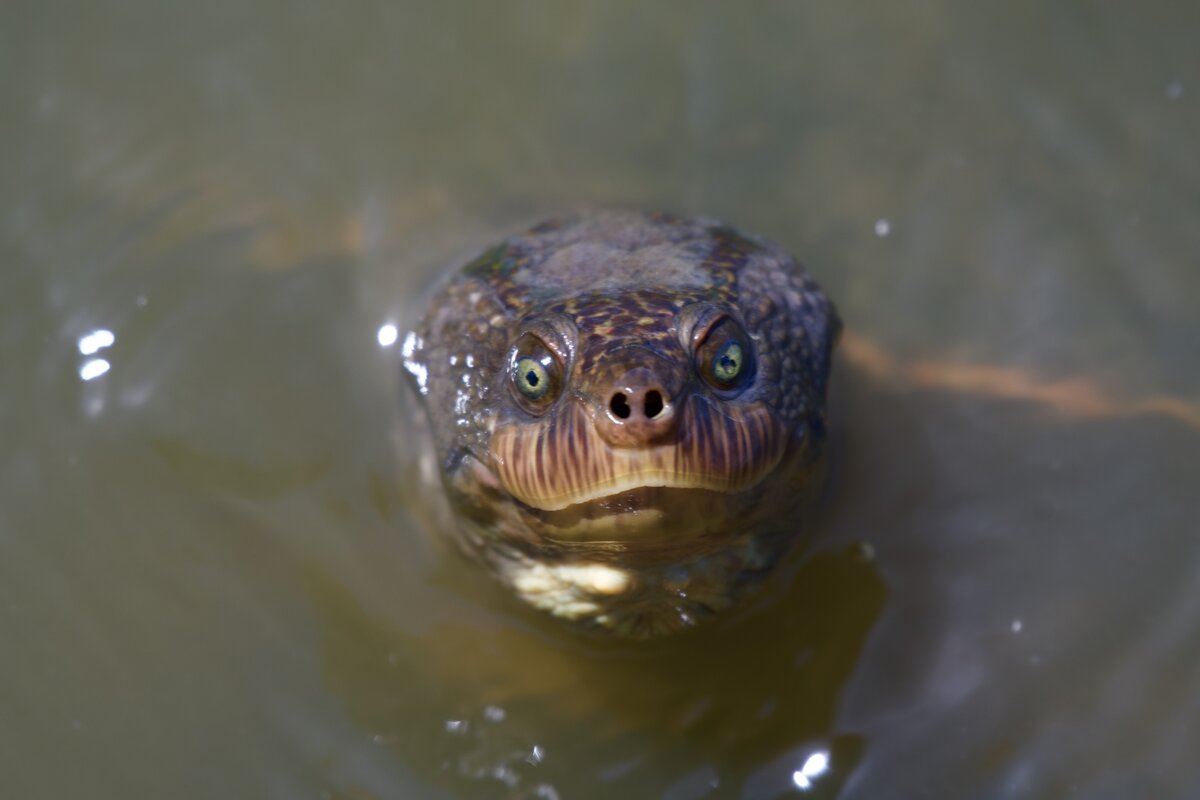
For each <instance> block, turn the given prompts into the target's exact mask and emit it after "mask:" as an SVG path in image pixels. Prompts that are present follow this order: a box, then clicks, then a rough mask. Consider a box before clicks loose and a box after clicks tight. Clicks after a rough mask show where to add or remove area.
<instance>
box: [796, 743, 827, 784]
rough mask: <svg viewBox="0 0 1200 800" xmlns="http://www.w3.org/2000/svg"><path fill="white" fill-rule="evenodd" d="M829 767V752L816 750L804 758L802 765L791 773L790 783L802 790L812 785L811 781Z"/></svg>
mask: <svg viewBox="0 0 1200 800" xmlns="http://www.w3.org/2000/svg"><path fill="white" fill-rule="evenodd" d="M827 769H829V752H828V751H827V750H818V751H817V752H815V753H813V754H812V755H811V756H809V757H808V758H806V759H805V760H804V766H802V767H800V769H798V770H796V771H795V772H793V773H792V783H794V784H796V788H797V789H800V790H802V791H808V790H809V789H811V788H812V787H813V785H814V784H813V781H814V779H816V778H817V777H819V776H820V775H823V774H824V773H825V770H827Z"/></svg>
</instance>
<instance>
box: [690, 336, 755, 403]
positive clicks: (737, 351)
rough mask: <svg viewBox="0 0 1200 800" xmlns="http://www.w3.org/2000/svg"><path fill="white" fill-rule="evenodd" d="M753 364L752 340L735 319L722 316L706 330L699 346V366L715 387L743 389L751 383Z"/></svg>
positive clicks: (697, 357) (728, 390) (727, 390)
mask: <svg viewBox="0 0 1200 800" xmlns="http://www.w3.org/2000/svg"><path fill="white" fill-rule="evenodd" d="M753 367H754V364H753V352H752V350H751V348H750V339H749V337H748V336H746V332H745V331H743V330H742V326H740V325H738V324H737V322H736V321H734V320H733V319H731V318H730V317H721V318H720V319H717V320H716V321H715V322H714V324H712V325H711V326H710V327H709V328H708V330H707V331H705V332H704V333H703V335H702V338H701V340H700V344H699V346H698V347H697V348H696V368H697V370H698V371H699V372H700V375H701V376H702V377H703V378H704V380H705V381H706V382H707V383H708V384H709V385H710V386H712V387H713V388H714V389H717V390H720V391H723V392H730V391H737V390H740V389H742V388H743V387H745V386H746V384H747V383H749V379H750V377H751V374H752V373H753Z"/></svg>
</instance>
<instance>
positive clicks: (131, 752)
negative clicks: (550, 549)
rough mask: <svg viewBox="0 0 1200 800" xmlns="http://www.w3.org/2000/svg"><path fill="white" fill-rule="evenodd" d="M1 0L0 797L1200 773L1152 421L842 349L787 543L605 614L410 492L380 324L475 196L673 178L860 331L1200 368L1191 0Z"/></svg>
mask: <svg viewBox="0 0 1200 800" xmlns="http://www.w3.org/2000/svg"><path fill="white" fill-rule="evenodd" d="M0 15H2V17H0V93H2V94H0V96H2V97H3V106H2V110H0V119H2V120H3V125H0V226H2V227H0V258H2V261H0V442H2V443H3V454H4V455H3V458H2V459H0V648H2V654H3V655H2V656H0V787H2V789H0V793H2V794H3V795H4V796H6V797H7V796H12V797H25V798H56V799H57V798H74V797H89V798H92V797H97V798H126V797H173V798H190V797H196V798H212V797H222V798H231V797H237V798H241V797H246V798H258V797H277V798H300V797H311V798H322V797H328V798H355V799H356V800H360V799H361V798H425V797H513V798H554V797H558V798H564V799H565V798H577V797H584V798H590V797H596V798H601V797H604V798H607V797H631V798H632V797H667V798H672V799H673V800H683V799H685V798H702V797H735V798H739V797H745V798H763V797H785V796H821V797H833V796H839V797H846V798H881V797H889V798H890V797H897V798H907V797H930V798H942V797H978V798H990V797H997V798H998V797H1046V798H1050V797H1063V796H1078V797H1085V798H1128V797H1155V798H1169V797H1180V798H1182V797H1193V796H1195V795H1196V794H1198V793H1200V756H1198V754H1200V729H1198V728H1197V727H1196V719H1197V718H1198V717H1200V672H1197V670H1196V664H1197V663H1198V662H1200V635H1198V634H1197V631H1200V500H1197V497H1196V486H1197V470H1198V469H1200V432H1198V431H1197V430H1195V429H1192V428H1190V427H1188V425H1186V424H1185V423H1184V422H1183V421H1181V420H1180V419H1178V418H1172V417H1170V416H1166V415H1155V414H1143V415H1132V416H1129V415H1123V416H1114V417H1104V416H1093V417H1086V416H1072V415H1071V414H1066V413H1063V412H1062V411H1061V410H1059V411H1056V410H1053V409H1050V408H1046V407H1044V405H1039V404H1038V403H1034V402H1025V401H1017V400H1011V399H1003V398H997V397H992V396H988V395H987V394H986V393H981V392H977V391H969V392H963V391H950V390H947V389H939V388H937V387H935V386H925V387H924V388H922V387H913V386H911V385H904V384H900V383H897V382H894V381H889V380H886V379H881V378H880V377H878V376H873V375H872V373H870V372H869V371H863V370H862V369H858V368H856V367H855V366H854V365H853V364H851V363H849V362H847V361H846V360H843V362H842V363H840V364H839V365H838V370H839V386H838V387H837V403H838V409H839V423H838V424H839V427H840V441H841V449H840V464H839V479H838V480H839V483H838V491H837V494H836V496H835V498H834V500H833V502H832V504H831V506H830V508H829V509H828V510H827V513H826V519H825V523H824V526H823V531H822V533H821V534H820V536H819V538H818V539H817V540H816V541H815V542H814V543H813V546H812V548H811V549H810V554H811V555H810V558H809V559H808V560H807V561H805V562H803V563H802V564H800V565H799V566H797V567H795V568H794V569H793V570H792V571H791V572H790V573H789V574H787V575H784V576H782V577H783V579H781V580H779V581H777V582H776V583H775V585H774V586H773V587H772V588H771V590H770V591H769V593H768V595H767V596H766V597H764V598H763V599H762V600H761V601H760V602H759V603H758V604H757V605H756V606H755V607H753V608H751V609H748V610H747V611H746V612H745V613H743V614H742V615H741V616H740V617H738V618H736V619H734V620H731V621H730V622H729V623H728V624H726V625H724V626H718V627H716V628H714V629H712V630H708V631H704V632H701V633H699V634H698V635H695V636H690V637H685V638H683V639H680V640H677V641H674V642H668V643H665V644H662V645H651V646H646V647H634V646H630V645H606V644H603V643H596V642H592V641H590V640H587V639H582V638H580V637H578V636H576V635H573V634H572V633H570V632H568V631H564V630H562V629H560V628H558V627H556V626H555V625H553V624H550V623H547V622H545V621H543V620H540V619H539V618H537V617H533V616H530V615H529V614H527V613H525V612H523V611H522V610H520V609H518V608H516V607H515V606H514V605H513V604H512V603H510V602H509V601H508V600H507V599H506V598H505V597H503V596H502V595H501V594H500V593H499V592H498V591H497V590H495V589H494V588H493V587H491V586H490V584H488V583H486V582H484V581H482V580H481V576H480V575H479V574H478V573H476V572H475V571H474V570H473V568H471V567H470V566H467V565H463V564H460V563H458V562H457V561H456V560H454V559H452V558H446V557H445V556H444V555H443V554H441V553H439V552H438V551H437V549H436V548H434V547H431V546H430V545H429V544H428V543H427V542H426V541H425V540H423V539H422V538H421V537H420V535H419V534H418V533H417V531H418V529H419V527H420V526H419V524H418V520H419V518H420V517H421V515H422V513H424V510H425V504H424V503H423V502H422V501H421V499H420V498H419V497H416V498H414V495H413V493H412V492H411V491H408V490H407V489H406V487H411V485H412V481H413V477H414V476H413V460H412V456H413V452H412V451H413V446H414V445H413V442H414V441H415V435H414V432H413V431H412V430H411V427H410V426H409V424H408V421H407V418H406V415H405V413H404V409H403V406H402V405H401V404H400V403H399V402H398V398H399V397H400V393H401V390H402V387H401V385H400V381H399V375H398V371H397V369H396V365H395V362H394V358H395V354H394V352H392V350H391V349H389V348H382V347H380V345H379V344H378V342H377V340H376V336H377V331H378V330H379V328H380V327H381V326H382V325H384V324H386V323H389V322H394V323H397V324H400V325H401V326H403V324H404V323H405V321H406V320H411V318H412V314H413V313H414V311H415V310H417V309H418V308H419V299H418V298H419V292H420V289H421V287H423V286H425V285H427V284H428V282H429V281H430V279H431V278H432V276H434V275H435V274H436V273H437V272H438V271H439V270H441V269H443V268H444V267H445V266H446V265H447V264H453V263H456V262H458V261H460V260H461V259H462V258H463V257H464V256H466V255H469V254H470V253H471V252H472V251H474V250H476V249H478V248H480V247H482V246H483V245H485V244H487V243H488V242H489V241H490V240H492V239H493V238H495V237H496V236H497V235H500V234H502V233H504V232H506V231H508V230H509V229H511V228H514V227H517V226H519V225H521V224H524V223H527V222H530V221H533V220H535V219H537V218H538V217H540V216H542V215H546V214H551V213H556V212H559V211H562V210H563V209H567V208H579V207H587V206H601V205H623V206H637V207H652V208H667V209H672V210H676V211H681V212H688V213H703V214H707V215H712V216H717V217H723V218H726V219H728V220H730V221H732V222H735V223H739V224H741V225H744V226H746V227H748V228H750V229H753V230H757V231H759V232H761V233H764V234H766V235H768V236H770V237H771V238H774V239H777V240H779V241H781V242H783V243H784V244H786V245H787V246H788V247H789V248H790V249H792V250H793V251H794V252H796V253H797V254H798V255H799V256H800V257H801V258H802V259H803V260H805V261H806V262H807V263H808V264H809V266H810V268H811V269H812V271H813V272H814V273H815V274H816V275H817V276H818V277H819V279H820V280H821V281H822V283H823V284H824V285H825V286H826V287H827V288H828V289H829V291H830V293H831V294H832V296H833V297H834V298H835V299H836V300H837V301H838V303H839V306H840V308H841V310H842V312H843V315H844V317H845V318H846V321H847V323H848V326H849V328H850V329H851V330H853V331H855V332H857V333H859V334H861V335H864V336H867V337H869V338H870V339H872V340H874V341H875V342H877V343H879V344H880V345H881V346H883V347H884V348H885V349H886V350H887V351H888V352H889V353H891V354H892V355H893V356H894V357H896V358H898V359H931V360H937V361H949V362H969V363H974V364H986V365H992V366H996V367H1005V368H1013V369H1019V370H1023V371H1024V374H1026V375H1028V376H1032V378H1033V379H1034V380H1038V381H1052V380H1055V379H1058V378H1062V377H1072V378H1079V379H1086V380H1089V381H1092V382H1094V383H1095V384H1096V385H1097V386H1098V387H1100V388H1101V390H1102V391H1104V392H1105V393H1108V394H1109V395H1111V396H1114V397H1119V398H1138V397H1147V396H1154V395H1171V396H1173V397H1175V398H1178V399H1179V400H1180V401H1181V402H1183V403H1200V369H1198V368H1197V364H1198V363H1200V362H1198V361H1197V352H1198V351H1200V312H1198V311H1197V306H1196V302H1197V298H1198V297H1200V264H1198V263H1197V259H1198V254H1200V224H1198V223H1197V220H1198V219H1200V150H1198V149H1197V148H1196V146H1195V143H1196V142H1197V141H1200V103H1198V101H1200V50H1198V49H1197V48H1196V47H1195V42H1196V35H1197V32H1198V31H1200V13H1198V12H1197V11H1196V9H1195V8H1192V7H1188V6H1187V5H1186V4H1182V3H1158V4H1151V5H1145V4H1143V5H1139V6H1137V7H1136V9H1135V8H1134V7H1133V6H1129V7H1128V9H1126V10H1111V9H1110V10H1108V11H1106V12H1105V13H1103V14H1101V13H1099V12H1098V11H1097V7H1094V6H1091V5H1085V4H1063V3H1058V4H1039V3H1019V4H1005V5H1004V6H1003V8H1001V7H999V6H997V7H996V8H995V9H994V10H993V11H991V12H983V11H968V9H967V7H966V6H965V5H963V4H957V3H950V2H942V3H924V4H920V5H912V4H905V5H903V6H901V5H896V4H889V3H879V2H875V3H868V4H865V5H859V6H856V7H850V6H847V5H845V4H830V5H828V6H826V7H823V8H818V7H812V6H809V5H807V4H805V5H800V4H787V3H778V4H773V5H769V4H763V5H759V6H756V7H755V8H754V12H753V13H749V12H748V11H746V10H743V11H734V10H732V7H728V6H723V5H717V4H710V5H707V6H701V5H696V4H689V5H686V6H684V5H665V4H653V3H628V4H626V3H620V4H616V3H609V4H592V5H582V6H579V5H571V6H568V5H565V4H550V3H542V4H538V3H511V4H492V3H472V4H458V5H456V6H454V7H453V8H451V7H449V4H441V5H437V6H435V5H433V4H426V5H424V6H423V7H407V6H406V5H405V4H400V3H393V4H381V5H378V6H374V7H365V6H361V5H360V6H356V7H355V8H350V7H336V8H335V7H334V6H328V5H320V4H305V5H301V4H283V3H279V4H273V3H267V2H262V3H257V4H249V5H248V4H243V3H208V4H204V5H203V6H200V5H195V6H194V7H193V6H189V7H187V8H184V7H183V6H181V5H179V4H151V3H136V2H130V3H72V4H60V5H57V6H54V7H51V6H50V5H44V4H41V5H39V4H27V5H24V6H19V5H11V4H10V5H8V6H6V7H5V9H4V11H3V12H0ZM96 331H107V332H109V333H110V334H111V341H110V340H109V337H108V336H107V335H105V334H103V333H101V334H100V335H99V336H94V335H93V334H94V333H95V332H96ZM89 336H91V338H86V337H89ZM101 362H103V363H101ZM84 378H87V379H86V380H85V379H84ZM862 542H866V543H868V544H869V547H867V548H864V547H862V546H861V544H860V543H862ZM872 552H873V557H867V556H868V555H869V554H870V553H872ZM823 760H824V765H825V768H824V769H823V770H822V769H819V767H821V766H822V763H823Z"/></svg>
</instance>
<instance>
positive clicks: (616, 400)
mask: <svg viewBox="0 0 1200 800" xmlns="http://www.w3.org/2000/svg"><path fill="white" fill-rule="evenodd" d="M608 407H609V408H611V409H612V412H613V413H614V414H616V415H617V417H618V418H620V419H629V415H630V414H631V413H632V411H631V410H630V408H629V398H628V397H626V396H625V395H624V394H622V393H621V392H617V393H616V394H614V395H613V398H612V400H611V401H610V402H609V404H608Z"/></svg>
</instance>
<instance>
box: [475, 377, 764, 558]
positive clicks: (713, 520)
mask: <svg viewBox="0 0 1200 800" xmlns="http://www.w3.org/2000/svg"><path fill="white" fill-rule="evenodd" d="M787 445H788V435H787V431H786V429H785V428H784V426H783V424H782V423H781V422H779V420H778V418H777V417H776V416H775V415H774V414H773V413H772V412H771V411H770V409H769V408H767V406H765V405H763V404H761V403H747V404H740V405H737V406H730V407H720V408H718V407H717V406H716V405H715V404H714V403H713V402H712V401H709V400H705V399H701V398H695V397H694V398H692V399H691V400H690V401H689V402H688V403H687V404H686V405H685V406H684V408H683V413H682V418H681V419H680V424H679V426H678V432H677V434H676V436H675V437H674V438H673V439H672V440H670V441H666V442H659V443H656V444H654V445H650V446H642V447H615V446H613V445H611V444H609V443H608V442H606V441H605V440H604V439H603V438H602V437H601V436H600V435H599V434H598V433H597V432H596V429H595V425H594V424H593V420H592V417H591V416H590V415H589V413H588V410H587V408H586V407H585V406H584V405H583V404H582V403H580V402H569V403H565V404H564V405H563V406H562V407H561V408H560V409H559V411H558V413H557V414H555V415H552V416H548V417H546V418H543V419H539V420H536V421H534V422H518V423H511V424H508V425H503V426H497V427H496V429H495V430H494V431H493V434H492V441H491V454H492V464H491V465H490V466H491V471H492V473H493V474H494V475H495V477H496V479H497V480H498V482H499V484H500V486H501V487H502V488H503V490H504V491H505V492H506V493H507V494H509V495H510V496H511V497H512V498H513V499H514V500H516V501H518V502H519V503H520V504H522V506H523V507H525V509H527V511H528V512H529V513H530V514H531V515H532V516H534V517H536V518H537V519H539V520H540V521H542V522H543V523H544V524H545V525H547V526H549V527H552V528H554V529H556V530H560V531H562V532H563V535H565V536H568V537H569V538H579V537H583V538H590V537H591V536H593V535H614V534H618V533H623V534H627V535H630V536H633V535H644V534H645V533H646V532H647V531H650V530H658V531H663V532H666V533H671V534H679V533H682V532H689V531H690V532H693V533H695V532H700V533H704V532H708V531H710V530H712V529H713V528H714V526H717V525H720V526H725V525H727V522H728V517H729V512H730V509H731V506H740V505H741V503H740V502H737V501H735V498H742V497H745V496H748V495H752V494H754V491H753V490H754V489H755V487H756V486H758V484H759V483H760V482H762V481H763V479H764V478H766V477H767V476H768V475H770V474H772V472H774V471H775V469H776V468H777V466H778V465H779V463H780V461H781V460H782V459H783V456H784V453H785V451H786V450H787Z"/></svg>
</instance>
